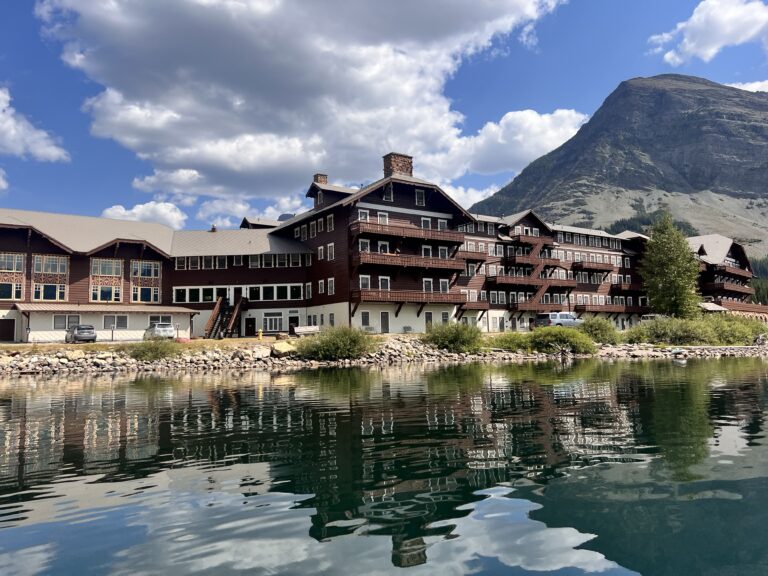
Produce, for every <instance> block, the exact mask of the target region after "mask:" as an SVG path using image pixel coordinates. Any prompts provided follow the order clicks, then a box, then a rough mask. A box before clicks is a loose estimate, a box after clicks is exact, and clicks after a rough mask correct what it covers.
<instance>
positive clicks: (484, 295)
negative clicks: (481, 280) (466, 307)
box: [480, 290, 488, 302]
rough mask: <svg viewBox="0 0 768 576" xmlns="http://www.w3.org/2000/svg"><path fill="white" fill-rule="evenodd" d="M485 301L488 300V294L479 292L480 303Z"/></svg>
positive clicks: (483, 291)
mask: <svg viewBox="0 0 768 576" xmlns="http://www.w3.org/2000/svg"><path fill="white" fill-rule="evenodd" d="M486 300H488V292H487V291H485V290H480V302H485V301H486Z"/></svg>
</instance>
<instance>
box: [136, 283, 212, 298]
mask: <svg viewBox="0 0 768 576" xmlns="http://www.w3.org/2000/svg"><path fill="white" fill-rule="evenodd" d="M205 290H209V289H208V288H203V292H205ZM132 302H160V288H152V287H149V286H134V287H133V294H132Z"/></svg>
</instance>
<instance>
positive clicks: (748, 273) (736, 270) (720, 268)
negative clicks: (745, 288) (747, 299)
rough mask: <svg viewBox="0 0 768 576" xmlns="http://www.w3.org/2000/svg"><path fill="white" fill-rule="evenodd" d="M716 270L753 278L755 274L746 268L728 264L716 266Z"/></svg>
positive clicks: (721, 272) (730, 274)
mask: <svg viewBox="0 0 768 576" xmlns="http://www.w3.org/2000/svg"><path fill="white" fill-rule="evenodd" d="M715 270H716V271H717V272H718V273H720V274H728V275H729V276H739V277H741V278H752V276H753V274H752V272H751V271H750V270H745V269H744V268H737V267H736V266H727V265H725V264H721V265H719V266H715Z"/></svg>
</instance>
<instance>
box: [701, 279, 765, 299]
mask: <svg viewBox="0 0 768 576" xmlns="http://www.w3.org/2000/svg"><path fill="white" fill-rule="evenodd" d="M702 290H704V291H708V292H737V293H739V294H749V295H750V296H751V295H753V294H754V293H755V289H754V288H752V287H751V286H742V285H741V284H736V283H735V282H707V283H705V284H704V285H703V286H702Z"/></svg>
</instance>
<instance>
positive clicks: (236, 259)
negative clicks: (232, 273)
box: [232, 254, 243, 266]
mask: <svg viewBox="0 0 768 576" xmlns="http://www.w3.org/2000/svg"><path fill="white" fill-rule="evenodd" d="M242 265H243V256H242V255H241V254H237V255H235V256H232V266H242Z"/></svg>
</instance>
